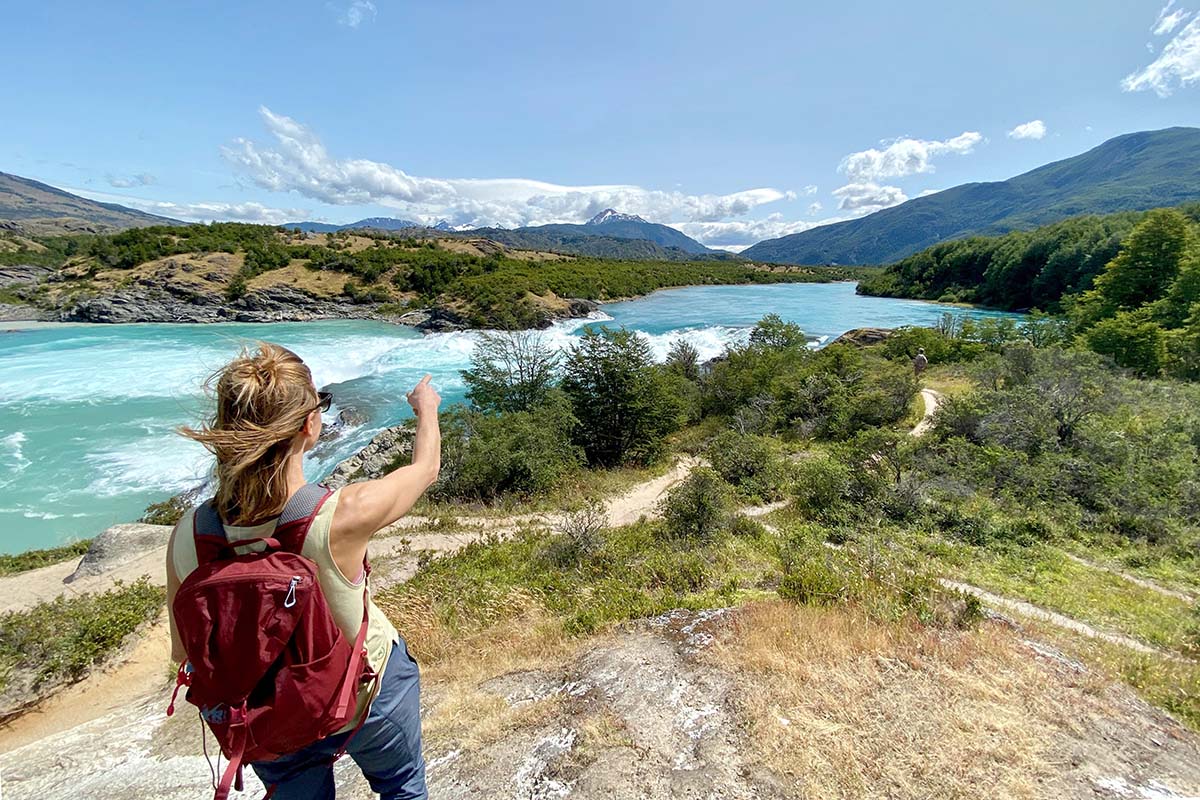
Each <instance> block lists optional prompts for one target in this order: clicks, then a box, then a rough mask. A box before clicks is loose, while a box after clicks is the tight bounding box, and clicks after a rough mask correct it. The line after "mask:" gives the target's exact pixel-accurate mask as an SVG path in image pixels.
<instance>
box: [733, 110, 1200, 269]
mask: <svg viewBox="0 0 1200 800" xmlns="http://www.w3.org/2000/svg"><path fill="white" fill-rule="evenodd" d="M1196 199H1200V128H1166V129H1164V130H1159V131H1142V132H1140V133H1130V134H1126V135H1124V136H1118V137H1116V138H1114V139H1109V140H1108V141H1106V142H1104V143H1103V144H1101V145H1099V146H1097V147H1094V148H1092V149H1091V150H1088V151H1087V152H1086V153H1083V154H1081V155H1077V156H1074V157H1072V158H1067V159H1063V160H1062V161H1056V162H1054V163H1052V164H1047V165H1045V166H1043V167H1038V168H1037V169H1035V170H1032V171H1030V172H1026V173H1024V174H1023V175H1018V176H1016V177H1015V178H1010V179H1008V180H1006V181H996V182H991V183H967V184H963V185H962V186H955V187H954V188H952V189H945V190H943V191H940V192H938V193H936V194H931V195H928V196H926V197H917V198H914V199H912V200H909V201H907V202H905V203H901V204H900V205H898V206H893V207H892V208H886V209H884V210H882V211H876V212H875V213H874V214H871V215H869V216H866V217H862V218H861V219H855V220H849V221H846V222H838V223H834V224H832V225H822V226H820V227H818V228H812V229H810V230H807V231H803V232H801V233H794V234H791V235H790V236H784V237H781V238H779V239H768V240H766V241H762V242H759V243H758V244H756V245H754V246H753V247H750V248H748V249H746V250H744V251H742V255H743V256H745V257H746V258H750V259H753V260H755V261H770V262H776V263H782V264H887V263H891V262H894V261H898V260H899V259H901V258H904V257H905V256H909V255H912V254H913V253H915V252H917V251H918V250H922V249H924V248H926V247H929V246H930V245H933V244H937V243H938V242H941V241H945V240H947V239H957V238H961V237H964V236H970V235H990V234H999V233H1007V232H1009V231H1012V230H1024V229H1028V228H1034V227H1037V226H1038V225H1045V224H1048V223H1051V222H1057V221H1059V220H1061V219H1065V218H1067V217H1071V216H1076V215H1079V214H1107V213H1111V212H1114V211H1141V210H1145V209H1149V208H1155V207H1158V206H1171V205H1178V204H1179V203H1183V202H1186V201H1189V200H1196Z"/></svg>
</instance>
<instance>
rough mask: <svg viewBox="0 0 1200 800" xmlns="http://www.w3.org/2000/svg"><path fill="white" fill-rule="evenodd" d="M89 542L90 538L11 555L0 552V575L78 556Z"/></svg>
mask: <svg viewBox="0 0 1200 800" xmlns="http://www.w3.org/2000/svg"><path fill="white" fill-rule="evenodd" d="M90 544H91V539H84V540H82V541H78V542H72V543H70V544H64V545H62V546H61V547H50V548H46V549H44V550H26V551H25V552H24V553H14V554H12V555H9V554H7V553H0V575H15V574H17V573H18V572H28V571H29V570H31V569H38V568H39V567H45V566H49V565H50V564H58V563H60V562H63V561H69V560H71V559H73V558H79V557H81V556H82V555H83V554H84V553H86V552H87V551H88V546H89V545H90Z"/></svg>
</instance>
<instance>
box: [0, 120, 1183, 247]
mask: <svg viewBox="0 0 1200 800" xmlns="http://www.w3.org/2000/svg"><path fill="white" fill-rule="evenodd" d="M1197 199H1200V129H1198V128H1166V129H1164V130H1158V131H1142V132H1139V133H1130V134H1126V135H1123V136H1118V137H1116V138H1114V139H1110V140H1108V141H1106V142H1104V143H1103V144H1101V145H1099V146H1097V147H1095V148H1093V149H1091V150H1089V151H1087V152H1086V153H1083V154H1081V155H1078V156H1074V157H1072V158H1067V159H1064V160H1062V161H1056V162H1054V163H1052V164H1047V165H1045V166H1042V167H1038V168H1037V169H1034V170H1032V171H1030V172H1026V173H1024V174H1022V175H1018V176H1016V177H1014V178H1010V179H1008V180H1005V181H995V182H990V183H968V184H963V185H961V186H955V187H953V188H950V189H945V190H943V191H940V192H937V193H936V194H931V195H928V196H925V197H917V198H914V199H912V200H909V201H907V202H905V203H901V204H900V205H897V206H893V207H892V208H886V209H884V210H882V211H877V212H875V213H874V214H870V215H868V216H865V217H862V218H860V219H854V220H848V221H845V222H838V223H833V224H830V225H822V226H819V227H816V228H812V229H810V230H807V231H803V232H801V233H796V234H792V235H790V236H784V237H781V238H778V239H768V240H766V241H762V242H759V243H758V244H756V245H754V246H753V247H750V248H748V249H747V250H745V251H743V252H742V253H741V254H740V257H741V258H748V259H751V260H755V261H766V262H776V263H784V264H840V265H849V264H886V263H892V262H894V261H897V260H899V259H901V258H904V257H905V256H908V255H911V254H912V253H915V252H917V251H918V250H922V249H924V248H926V247H928V246H930V245H933V244H936V243H938V242H941V241H946V240H948V239H956V238H961V237H964V236H971V235H990V234H998V233H1006V232H1008V231H1012V230H1025V229H1029V228H1033V227H1036V226H1038V225H1044V224H1048V223H1052V222H1056V221H1058V220H1061V219H1064V218H1066V217H1070V216H1075V215H1079V214H1104V213H1111V212H1115V211H1137V210H1144V209H1149V208H1155V207H1159V206H1170V205H1178V204H1179V203H1182V202H1186V201H1189V200H1197ZM173 224H180V223H179V222H178V221H176V220H172V219H168V218H166V217H159V216H155V215H153V214H147V213H144V212H142V211H137V210H134V209H132V208H126V207H124V206H120V205H116V204H114V203H100V202H96V201H93V200H87V199H85V198H82V197H78V196H76V195H73V194H71V193H69V192H65V191H63V190H61V189H56V188H54V187H53V186H47V185H46V184H44V183H39V182H37V181H34V180H30V179H28V178H22V177H19V176H16V175H10V174H7V173H3V172H0V227H5V228H10V229H15V230H19V231H23V232H24V233H27V234H47V235H49V234H56V233H71V232H74V233H83V232H94V233H102V232H108V231H112V230H120V229H123V228H131V227H144V226H147V225H173ZM283 227H285V228H292V229H296V230H303V231H311V232H318V233H326V232H330V231H336V230H350V229H355V228H373V229H376V230H387V231H401V230H407V229H426V230H427V229H428V228H427V227H426V226H424V225H422V224H421V223H418V222H414V221H412V220H405V219H395V218H391V217H370V218H367V219H362V220H358V221H357V222H352V223H349V224H347V225H334V224H330V223H324V222H289V223H286V224H285V225H283ZM433 229H434V230H437V231H439V233H440V234H441V235H447V236H474V237H486V238H489V239H493V240H495V241H497V242H499V243H501V244H504V245H506V246H508V247H512V248H517V249H530V250H554V251H558V252H564V253H573V254H577V255H586V256H596V257H607V258H637V259H662V260H688V259H694V258H701V259H732V258H739V257H735V256H732V255H730V254H728V253H724V252H720V251H713V250H710V249H709V248H707V247H705V246H704V245H702V244H701V243H700V242H698V241H696V240H695V239H692V238H691V237H689V236H686V235H685V234H683V233H682V232H680V231H678V230H676V229H675V228H672V227H669V226H667V225H660V224H658V223H654V222H650V221H648V220H645V219H643V218H641V217H639V216H635V215H633V214H622V213H620V212H618V211H616V210H614V209H611V208H608V209H605V210H603V211H601V212H600V213H598V214H596V215H595V216H594V217H592V218H591V219H590V220H588V221H587V222H585V223H582V224H552V225H535V226H527V227H522V228H513V229H506V228H476V229H472V230H466V231H464V230H456V229H453V228H452V227H451V226H450V225H449V224H448V223H447V222H445V221H441V222H439V223H438V224H437V225H435V226H433Z"/></svg>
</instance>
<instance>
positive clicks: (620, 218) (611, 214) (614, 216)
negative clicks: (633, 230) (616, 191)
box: [587, 208, 646, 225]
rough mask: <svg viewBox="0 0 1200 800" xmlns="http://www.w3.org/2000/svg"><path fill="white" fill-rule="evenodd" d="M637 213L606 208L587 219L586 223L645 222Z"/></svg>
mask: <svg viewBox="0 0 1200 800" xmlns="http://www.w3.org/2000/svg"><path fill="white" fill-rule="evenodd" d="M645 221H646V220H644V219H642V218H641V217H639V216H638V215H637V214H621V213H620V212H618V211H617V210H616V209H613V208H606V209H604V210H603V211H601V212H600V213H599V214H597V215H596V216H594V217H592V218H591V219H589V220H588V221H587V224H588V225H603V224H604V223H606V222H645Z"/></svg>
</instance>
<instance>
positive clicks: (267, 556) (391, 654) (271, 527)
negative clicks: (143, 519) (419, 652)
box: [167, 343, 441, 800]
mask: <svg viewBox="0 0 1200 800" xmlns="http://www.w3.org/2000/svg"><path fill="white" fill-rule="evenodd" d="M213 378H214V380H215V383H216V406H217V407H216V414H215V416H214V417H213V420H212V422H211V423H210V424H208V425H205V426H203V427H202V428H200V429H199V430H193V429H191V428H183V429H181V432H182V433H183V434H184V435H185V436H187V437H189V438H191V439H194V440H196V441H198V442H200V443H201V444H203V445H204V446H205V447H206V448H207V449H208V450H209V451H211V452H212V453H213V454H214V455H215V456H216V460H217V464H216V478H217V492H216V497H214V498H213V499H211V500H209V501H208V502H206V503H204V504H203V505H201V506H199V507H197V508H196V509H195V510H194V511H193V512H192V513H189V514H187V515H185V516H184V517H183V519H181V520H180V521H179V524H178V525H176V526H175V530H174V531H173V532H172V533H171V541H170V545H169V546H168V549H167V607H168V609H170V615H169V616H170V622H171V650H172V654H173V656H174V658H175V660H177V661H179V662H181V666H180V669H179V676H178V679H177V681H176V692H178V691H179V688H180V687H184V686H186V687H187V688H188V691H187V699H188V701H189V702H191V703H193V704H195V705H197V706H199V707H200V716H201V718H202V719H203V720H204V721H205V722H206V723H207V724H208V728H209V729H211V731H212V733H213V734H214V736H215V737H216V739H217V742H218V744H219V745H220V749H221V754H222V755H224V756H225V758H227V759H229V764H228V766H227V767H226V768H225V770H224V771H223V772H220V771H219V772H220V774H219V780H217V779H216V777H217V776H214V783H215V785H214V789H215V790H216V797H217V798H218V799H219V800H221V799H223V798H225V797H226V796H228V793H229V790H230V788H231V786H232V787H236V788H238V789H241V783H242V781H241V778H242V765H243V764H244V763H249V764H250V766H251V767H253V768H254V771H255V772H256V773H257V774H258V776H259V778H260V779H262V781H263V783H264V784H266V785H267V787H268V796H271V797H274V798H275V800H292V799H293V798H305V799H306V800H309V799H310V798H317V799H318V800H321V799H323V798H332V797H334V782H333V762H334V761H336V760H337V759H338V758H340V757H341V755H342V754H343V753H345V752H348V753H349V754H350V756H351V757H352V758H353V759H354V760H355V761H356V762H357V763H358V766H359V767H360V768H361V769H362V771H363V774H364V775H365V776H366V778H367V780H368V781H369V782H370V784H371V788H372V789H373V790H374V791H375V792H377V793H379V794H380V795H381V796H382V797H383V798H385V800H391V799H393V798H421V799H422V800H424V798H427V797H428V794H427V791H426V788H425V761H424V759H423V757H422V754H421V718H420V708H419V704H418V695H419V693H420V680H419V676H418V671H417V664H416V661H414V660H413V658H412V656H410V655H409V653H408V648H407V646H406V645H405V643H404V640H403V639H401V638H400V635H399V634H398V633H397V632H396V629H395V628H394V627H393V626H392V623H391V622H390V621H389V620H388V618H387V617H386V616H385V615H384V614H383V612H382V611H381V610H380V609H379V607H378V606H376V605H375V603H374V601H373V600H372V599H371V590H370V583H369V581H368V575H369V573H370V566H369V565H368V564H367V558H366V556H367V542H368V541H369V540H370V538H371V536H372V535H373V534H374V533H375V532H376V531H378V530H379V529H380V528H383V527H385V526H387V525H389V524H391V523H393V522H395V521H396V520H398V519H400V518H401V517H402V516H404V515H405V514H406V513H408V510H409V509H410V508H412V505H413V503H415V502H416V501H417V498H419V497H420V496H421V495H422V494H423V493H424V491H425V490H426V489H427V488H428V487H429V485H430V484H432V483H433V481H434V480H435V479H436V478H437V474H438V469H439V466H440V449H441V434H440V432H439V430H438V405H439V404H440V403H441V398H440V397H438V394H437V392H436V391H434V389H433V387H431V386H430V385H429V376H428V375H426V376H425V378H424V379H423V380H422V381H421V382H420V383H418V384H417V385H416V387H415V388H414V389H413V390H412V391H411V392H409V394H408V402H409V404H411V405H412V408H413V411H414V412H415V413H416V416H417V433H416V439H415V441H414V444H413V454H412V463H411V464H410V465H408V466H403V467H399V468H398V469H395V470H393V471H392V472H390V473H388V474H387V475H385V476H384V477H382V478H380V479H378V480H373V481H363V482H361V483H354V484H350V485H349V486H346V487H344V488H342V489H339V490H337V491H330V490H329V489H327V488H326V487H324V486H321V485H319V484H311V483H307V482H306V481H305V479H304V463H303V460H304V454H305V453H306V452H307V451H309V450H311V449H312V447H313V445H315V444H316V443H317V439H318V437H319V436H320V435H321V412H322V411H327V410H328V409H329V407H330V404H331V402H332V397H331V396H330V395H329V394H328V393H325V392H318V391H317V389H316V387H315V386H314V385H313V380H312V374H311V373H310V372H309V369H308V367H307V366H305V364H304V362H303V361H301V360H300V358H299V357H298V356H297V355H296V354H295V353H293V352H291V351H290V350H286V349H284V348H282V347H279V346H277V345H273V344H266V343H263V344H260V345H259V348H258V350H257V351H255V352H253V353H243V354H242V355H241V356H240V357H238V358H236V359H234V360H233V361H232V362H231V363H230V364H228V365H227V366H226V367H225V368H224V369H222V370H221V371H219V372H218V373H217V374H216V375H214V376H213ZM174 706H175V700H174V698H172V701H171V707H170V708H168V709H167V713H168V714H170V713H172V712H173V711H174ZM207 752H208V751H207V745H206V750H205V753H206V754H207ZM219 760H220V756H218V762H219Z"/></svg>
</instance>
